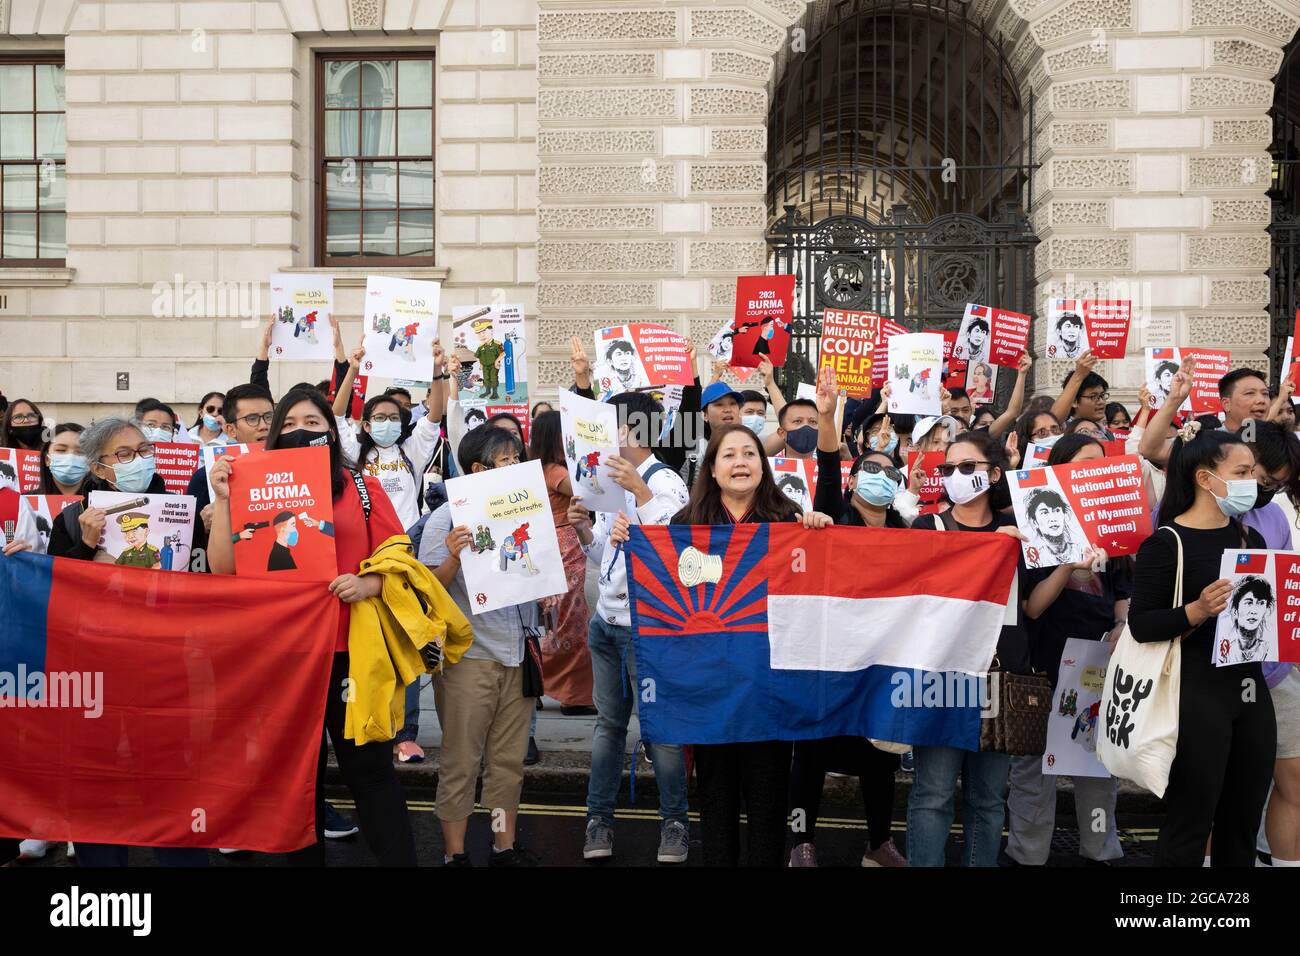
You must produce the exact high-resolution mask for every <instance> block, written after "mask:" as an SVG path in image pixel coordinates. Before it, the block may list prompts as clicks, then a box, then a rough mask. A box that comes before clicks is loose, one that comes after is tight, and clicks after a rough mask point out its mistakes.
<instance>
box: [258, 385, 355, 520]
mask: <svg viewBox="0 0 1300 956" xmlns="http://www.w3.org/2000/svg"><path fill="white" fill-rule="evenodd" d="M299 402H310V403H311V404H313V405H315V406H316V408H317V410H318V411H319V412H320V413H321V415H322V416H323V417H324V419H325V423H326V426H327V427H326V432H325V433H326V434H327V435H329V437H330V442H329V449H330V496H331V497H332V498H333V499H334V500H335V501H337V500H338V498H339V495H341V494H343V488H344V482H345V481H347V477H348V476H347V474H346V472H345V469H344V467H343V449H342V447H341V446H340V445H339V433H338V430H337V425H336V423H335V421H334V409H332V408H330V405H329V402H327V401H326V400H325V396H324V395H322V394H321V392H320V390H319V389H316V388H294V389H290V390H289V393H288V394H287V395H285V396H284V397H283V398H281V399H280V403H279V404H278V405H276V406H275V417H274V418H272V419H271V430H270V431H268V432H267V433H266V449H267V451H273V450H274V449H275V447H276V443H277V442H278V440H279V438H280V430H281V429H282V428H284V420H285V418H286V417H287V416H288V414H289V409H291V408H293V407H294V406H295V405H297V404H298V403H299Z"/></svg>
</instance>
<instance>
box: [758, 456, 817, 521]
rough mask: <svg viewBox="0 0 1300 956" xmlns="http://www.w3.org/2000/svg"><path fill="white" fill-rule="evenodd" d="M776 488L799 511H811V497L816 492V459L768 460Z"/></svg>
mask: <svg viewBox="0 0 1300 956" xmlns="http://www.w3.org/2000/svg"><path fill="white" fill-rule="evenodd" d="M767 463H768V465H769V466H770V467H771V469H772V477H773V478H774V479H776V486H777V488H779V489H780V490H781V494H783V495H785V496H786V497H787V498H789V499H790V500H791V501H793V502H794V503H795V504H796V505H798V507H799V510H800V511H812V506H813V496H814V495H815V494H816V492H817V459H816V458H769V459H768V460H767Z"/></svg>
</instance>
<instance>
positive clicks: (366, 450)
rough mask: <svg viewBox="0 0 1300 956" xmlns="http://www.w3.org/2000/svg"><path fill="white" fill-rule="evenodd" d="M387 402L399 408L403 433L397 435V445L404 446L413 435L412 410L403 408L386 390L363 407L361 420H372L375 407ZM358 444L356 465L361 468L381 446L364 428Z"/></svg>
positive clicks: (359, 432) (359, 434) (398, 414)
mask: <svg viewBox="0 0 1300 956" xmlns="http://www.w3.org/2000/svg"><path fill="white" fill-rule="evenodd" d="M385 402H387V403H388V404H389V405H392V406H393V407H394V408H395V409H397V416H398V418H399V420H400V421H401V423H402V434H400V435H399V436H397V447H398V448H399V449H400V448H401V447H402V442H404V441H406V439H407V438H409V437H410V435H411V412H410V410H409V409H405V408H403V407H402V403H401V402H399V401H398V400H397V399H395V398H393V396H391V395H389V394H388V393H387V392H385V393H384V394H383V395H376V396H375V397H374V398H372V399H370V400H369V401H367V402H366V404H365V405H364V406H363V407H362V409H361V420H362V421H363V422H368V421H370V416H371V415H373V414H374V413H375V408H376V407H377V406H379V405H382V404H384V403H385ZM357 444H358V448H357V462H356V465H357V468H358V469H360V468H364V467H365V464H366V462H367V461H368V460H369V459H370V453H371V452H372V451H374V450H375V449H376V448H378V447H379V446H378V445H376V444H375V438H374V436H373V435H371V434H370V432H368V431H366V430H365V429H364V428H362V429H361V430H360V431H358V433H357Z"/></svg>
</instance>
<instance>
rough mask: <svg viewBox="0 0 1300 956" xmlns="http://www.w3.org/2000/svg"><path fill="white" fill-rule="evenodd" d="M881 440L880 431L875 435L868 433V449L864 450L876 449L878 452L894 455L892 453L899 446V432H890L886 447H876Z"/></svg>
mask: <svg viewBox="0 0 1300 956" xmlns="http://www.w3.org/2000/svg"><path fill="white" fill-rule="evenodd" d="M879 441H880V432H876V434H874V435H868V436H867V447H866V449H864V450H865V451H876V452H880V453H882V454H885V455H892V454H893V453H894V449H895V448H897V447H898V435H897V433H895V432H890V433H889V441H887V442H885V447H884V448H877V447H876V445H877V443H879Z"/></svg>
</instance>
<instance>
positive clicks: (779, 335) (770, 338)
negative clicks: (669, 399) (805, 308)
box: [692, 275, 794, 381]
mask: <svg viewBox="0 0 1300 956" xmlns="http://www.w3.org/2000/svg"><path fill="white" fill-rule="evenodd" d="M793 322H794V276H792V275H789V276H738V277H737V278H736V319H735V323H734V328H735V330H736V332H735V335H734V336H733V338H732V347H731V363H730V364H732V365H737V366H741V367H748V368H756V367H757V366H758V363H759V361H760V360H761V359H762V358H763V357H764V356H766V357H767V358H768V359H769V360H770V361H771V363H772V364H773V365H774V366H776V367H777V368H780V367H781V366H782V365H784V364H785V356H786V351H787V350H788V349H789V347H790V329H791V326H792V324H793ZM692 381H693V379H692Z"/></svg>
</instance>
